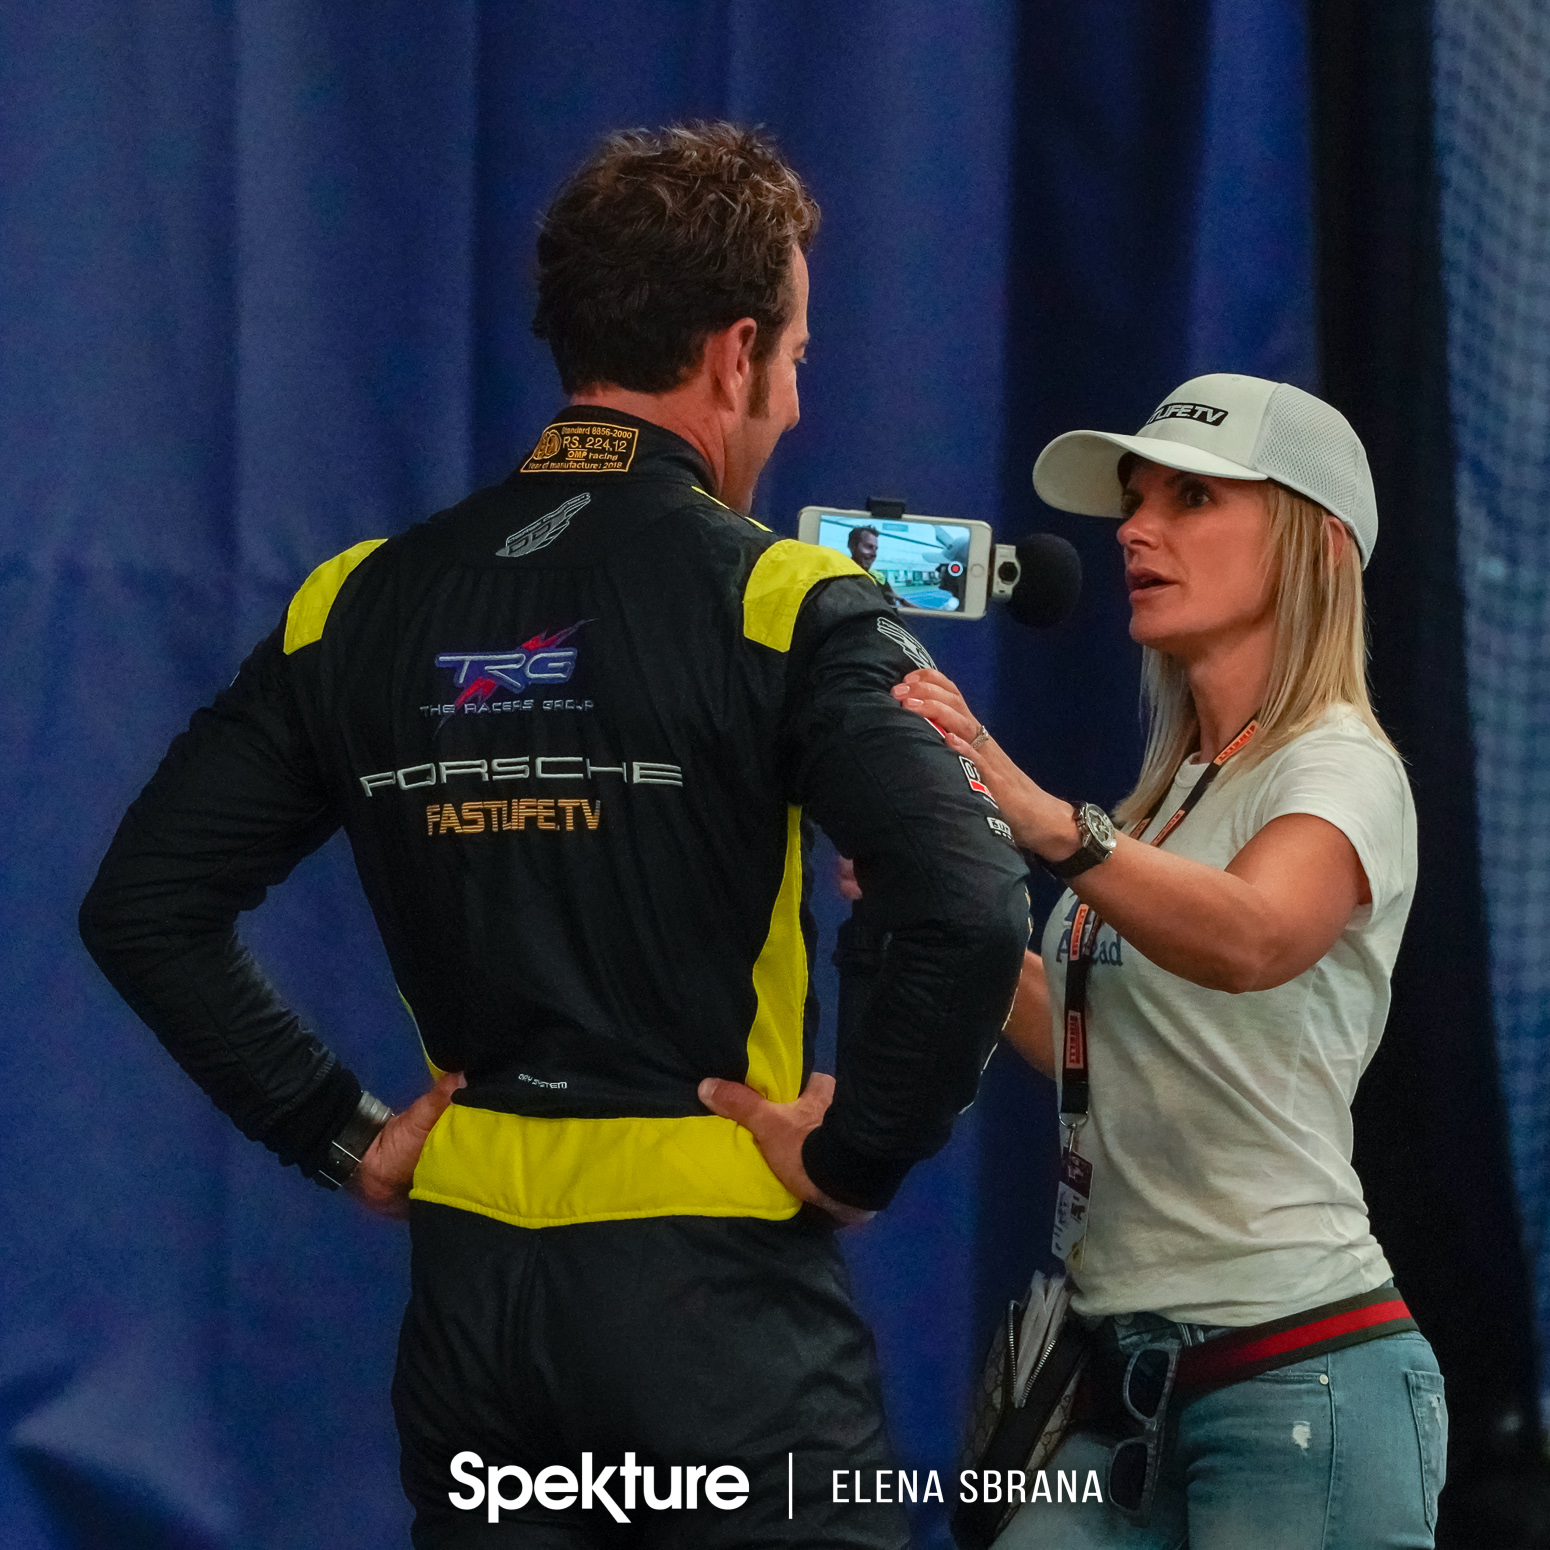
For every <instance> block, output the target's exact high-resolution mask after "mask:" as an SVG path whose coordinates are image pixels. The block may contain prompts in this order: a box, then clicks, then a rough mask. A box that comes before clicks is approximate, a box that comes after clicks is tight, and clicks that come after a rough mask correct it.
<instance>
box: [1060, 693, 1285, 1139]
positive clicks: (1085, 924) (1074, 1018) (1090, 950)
mask: <svg viewBox="0 0 1550 1550" xmlns="http://www.w3.org/2000/svg"><path fill="white" fill-rule="evenodd" d="M1257 716H1258V712H1256V713H1255V715H1254V716H1251V717H1250V718H1249V721H1248V724H1247V725H1246V726H1245V727H1244V728H1243V730H1242V731H1241V732H1239V733H1238V735H1237V736H1236V737H1235V738H1233V740H1232V741H1231V742H1230V743H1228V745H1227V746H1226V747H1225V748H1224V749H1223V750H1222V751H1221V752H1220V753H1219V754H1218V755H1217V756H1216V757H1215V758H1214V759H1213V760H1212V761H1211V762H1210V763H1209V764H1208V765H1207V766H1206V767H1205V770H1204V771H1203V772H1202V774H1201V776H1200V779H1199V780H1197V781H1196V782H1195V784H1194V786H1193V787H1191V789H1190V791H1189V792H1188V794H1187V795H1186V796H1185V798H1184V800H1183V801H1182V802H1181V803H1179V807H1178V811H1177V812H1175V813H1174V815H1173V816H1172V817H1171V818H1170V819H1169V820H1168V821H1167V823H1165V824H1164V825H1163V826H1162V828H1161V829H1159V830H1158V831H1157V834H1156V836H1155V837H1154V838H1153V839H1152V841H1151V843H1152V844H1153V845H1161V844H1162V842H1163V841H1164V840H1165V839H1167V838H1168V836H1169V835H1170V834H1172V833H1173V831H1174V830H1175V829H1177V828H1178V826H1179V825H1180V824H1181V823H1183V822H1184V820H1185V819H1186V818H1188V817H1189V815H1190V814H1191V813H1192V812H1193V811H1194V810H1195V808H1196V807H1198V806H1199V805H1200V799H1201V798H1202V797H1203V796H1204V795H1205V794H1206V792H1207V791H1208V790H1209V789H1210V787H1211V782H1212V781H1213V780H1215V779H1216V777H1217V776H1218V775H1220V774H1221V773H1222V770H1223V768H1224V766H1225V765H1226V764H1227V761H1228V760H1229V759H1231V758H1232V757H1233V756H1234V755H1235V754H1239V753H1242V752H1243V750H1244V749H1245V748H1246V747H1248V745H1249V742H1250V740H1251V739H1252V738H1253V736H1254V734H1255V733H1256V732H1257V731H1258V730H1259V722H1258V720H1257V719H1256V718H1257ZM1167 796H1168V793H1167V792H1166V791H1165V792H1164V793H1163V794H1162V796H1160V797H1158V799H1157V800H1156V802H1154V803H1153V804H1152V809H1151V811H1150V812H1149V813H1148V814H1147V815H1146V817H1145V818H1143V819H1142V820H1141V821H1140V823H1138V824H1137V825H1136V826H1135V828H1134V829H1133V830H1132V831H1131V837H1132V838H1133V839H1140V838H1141V836H1142V835H1143V834H1145V833H1146V831H1147V827H1148V826H1149V825H1150V823H1151V821H1152V820H1153V819H1154V818H1155V817H1156V816H1157V814H1158V811H1159V810H1160V809H1161V807H1162V805H1163V803H1164V801H1166V800H1167ZM1102 929H1103V920H1102V918H1101V917H1100V916H1099V914H1098V912H1097V910H1095V909H1094V908H1093V907H1092V905H1090V904H1083V903H1080V902H1079V903H1078V904H1077V907H1076V912H1075V914H1073V915H1072V917H1071V937H1070V942H1069V945H1068V946H1067V949H1066V1022H1065V1029H1066V1036H1065V1039H1064V1041H1063V1042H1064V1048H1063V1051H1062V1057H1061V1067H1060V1123H1061V1124H1062V1125H1063V1126H1064V1127H1065V1130H1066V1144H1067V1145H1068V1146H1074V1145H1075V1144H1076V1133H1077V1131H1078V1130H1080V1129H1081V1128H1082V1126H1083V1125H1084V1124H1086V1123H1087V1111H1088V1108H1089V1105H1090V1103H1091V1100H1092V1093H1091V1088H1090V1086H1089V1081H1088V1069H1087V976H1088V973H1089V971H1090V970H1091V968H1092V961H1093V954H1094V953H1095V952H1096V951H1097V949H1098V933H1099V931H1101V930H1102Z"/></svg>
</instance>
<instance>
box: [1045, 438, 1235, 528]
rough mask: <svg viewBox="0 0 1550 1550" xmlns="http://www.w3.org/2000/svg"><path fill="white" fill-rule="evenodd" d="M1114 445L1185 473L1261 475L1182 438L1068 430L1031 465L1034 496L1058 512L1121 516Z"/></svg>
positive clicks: (1225, 475) (1229, 476)
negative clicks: (1202, 449)
mask: <svg viewBox="0 0 1550 1550" xmlns="http://www.w3.org/2000/svg"><path fill="white" fill-rule="evenodd" d="M1115 448H1118V449H1119V451H1120V452H1134V453H1135V454H1136V455H1137V456H1138V457H1144V458H1146V459H1147V461H1148V462H1152V463H1161V464H1162V465H1163V467H1164V468H1177V469H1181V470H1182V471H1183V472H1185V473H1191V474H1214V475H1215V476H1216V477H1217V478H1218V479H1264V478H1265V477H1266V476H1265V475H1264V474H1260V473H1256V472H1255V471H1254V470H1253V469H1252V468H1245V467H1244V466H1243V465H1242V464H1241V463H1232V462H1229V461H1228V460H1227V459H1226V458H1224V457H1218V456H1217V455H1216V454H1215V453H1214V452H1202V451H1201V450H1200V448H1199V447H1192V446H1189V445H1188V444H1187V443H1186V442H1182V441H1164V440H1163V439H1162V438H1161V437H1154V436H1118V435H1115V434H1114V433H1113V432H1112V431H1067V432H1066V433H1065V435H1064V436H1057V437H1056V438H1055V439H1054V440H1053V441H1052V442H1051V443H1050V444H1049V445H1048V446H1047V447H1046V448H1045V449H1044V450H1043V451H1042V452H1041V453H1040V454H1039V459H1038V461H1037V462H1036V463H1035V464H1034V465H1033V487H1034V489H1035V490H1036V491H1037V492H1038V495H1039V499H1040V500H1042V501H1045V502H1047V503H1048V504H1049V505H1051V506H1053V507H1055V508H1056V510H1058V511H1076V512H1080V513H1081V514H1082V515H1083V516H1088V517H1122V516H1124V515H1125V513H1124V511H1123V510H1122V509H1121V507H1120V496H1121V494H1122V491H1121V489H1120V482H1119V479H1118V477H1117V475H1116V474H1115V471H1114V469H1115V464H1116V463H1118V461H1119V457H1118V456H1117V455H1116V452H1115Z"/></svg>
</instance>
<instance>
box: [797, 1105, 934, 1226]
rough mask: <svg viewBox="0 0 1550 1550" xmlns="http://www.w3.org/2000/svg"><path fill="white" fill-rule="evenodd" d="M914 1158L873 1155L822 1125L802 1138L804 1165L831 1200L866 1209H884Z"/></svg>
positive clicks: (814, 1181) (811, 1177)
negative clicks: (857, 1148)
mask: <svg viewBox="0 0 1550 1550" xmlns="http://www.w3.org/2000/svg"><path fill="white" fill-rule="evenodd" d="M913 1166H914V1162H913V1160H910V1161H904V1162H901V1161H899V1160H898V1159H896V1158H881V1157H872V1156H869V1155H868V1154H867V1153H865V1152H860V1151H857V1150H856V1148H855V1147H853V1146H851V1145H850V1143H849V1142H847V1141H845V1140H843V1139H841V1137H840V1135H839V1134H838V1132H837V1131H835V1130H834V1128H833V1127H831V1126H827V1125H819V1126H817V1127H816V1128H815V1129H813V1130H810V1131H808V1133H807V1136H806V1138H805V1139H804V1141H803V1142H802V1167H803V1169H804V1171H805V1172H806V1174H807V1176H808V1178H809V1179H811V1180H812V1182H813V1183H814V1184H816V1185H817V1186H818V1188H819V1189H820V1190H822V1191H823V1193H824V1194H825V1195H827V1196H828V1197H829V1198H830V1199H831V1200H835V1201H838V1202H839V1204H840V1205H843V1206H851V1207H854V1208H856V1209H858V1210H862V1211H881V1210H882V1209H883V1208H884V1207H885V1206H886V1205H887V1204H888V1202H889V1201H890V1200H892V1199H893V1197H894V1195H895V1194H896V1193H897V1192H898V1188H899V1186H900V1185H901V1184H902V1183H903V1182H904V1176H905V1174H907V1173H908V1172H909V1171H910V1169H911V1168H912V1167H913Z"/></svg>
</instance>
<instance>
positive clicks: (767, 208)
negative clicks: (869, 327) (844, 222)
mask: <svg viewBox="0 0 1550 1550" xmlns="http://www.w3.org/2000/svg"><path fill="white" fill-rule="evenodd" d="M817 229H818V206H817V204H816V203H815V202H814V200H813V198H812V196H811V195H810V194H809V193H808V192H807V190H806V189H805V188H804V187H803V186H802V180H801V179H800V178H799V177H798V176H797V175H796V173H795V172H794V171H793V170H792V169H791V167H790V166H789V165H788V164H787V162H786V161H785V159H784V158H783V157H782V156H781V155H780V152H779V151H778V150H777V149H776V147H775V143H774V141H773V140H772V139H770V137H769V136H768V135H765V134H763V133H761V132H760V131H759V130H756V129H746V128H743V127H741V126H739V125H737V124H722V123H715V124H711V123H693V124H682V125H675V126H673V127H672V128H669V129H662V130H659V131H657V132H655V133H653V132H651V131H648V130H645V129H630V130H625V131H623V132H621V133H619V134H613V135H610V136H609V137H608V138H607V139H606V140H604V141H603V143H602V144H601V145H600V146H599V147H598V149H597V151H596V152H595V153H594V154H593V155H592V157H591V158H590V159H589V160H588V161H587V162H586V163H585V164H584V165H583V166H582V167H580V168H579V169H578V170H577V171H576V172H575V173H574V174H573V175H572V176H571V177H569V178H568V179H566V181H565V183H564V184H563V185H562V186H561V188H560V191H559V193H558V194H556V195H555V198H554V203H553V204H551V205H550V206H549V210H548V213H547V214H546V215H545V216H544V219H543V224H542V225H541V226H540V228H539V232H538V307H537V310H536V312H535V313H534V315H533V332H534V333H535V334H536V335H537V336H538V337H539V338H540V339H547V340H548V341H549V348H550V349H551V350H552V351H553V352H554V363H555V365H556V366H558V367H559V369H560V384H561V386H562V387H563V388H564V389H565V391H566V392H567V393H576V392H579V391H580V390H581V389H583V388H588V387H595V386H598V385H600V384H603V383H609V384H612V385H613V386H616V387H621V388H626V389H629V390H631V391H634V392H637V393H663V392H666V391H668V390H669V389H670V388H674V387H676V386H677V385H678V384H679V383H680V382H682V381H683V380H684V379H685V378H686V377H687V376H688V375H689V373H690V372H691V371H693V369H694V367H695V365H696V363H697V362H698V361H699V359H700V354H701V351H702V350H703V348H704V344H705V339H706V337H707V335H709V334H713V333H716V332H718V331H720V330H721V329H723V328H729V327H731V325H732V324H733V323H735V322H737V321H738V319H739V318H752V319H753V320H754V322H755V323H757V324H758V325H759V332H758V335H757V336H756V338H755V341H754V351H753V354H754V360H755V361H756V362H761V361H764V360H766V359H768V356H769V353H770V351H771V350H772V349H773V348H774V347H775V342H776V340H777V339H778V338H779V337H780V333H781V330H782V329H784V328H785V326H786V324H787V323H788V322H789V321H790V318H791V311H792V307H793V306H794V304H795V293H794V290H793V286H792V280H791V249H792V245H793V244H795V245H796V246H797V247H798V248H800V249H801V250H802V251H803V252H806V251H807V247H808V244H809V243H810V242H811V241H812V239H813V234H814V232H815V231H816V230H817Z"/></svg>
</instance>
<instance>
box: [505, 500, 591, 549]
mask: <svg viewBox="0 0 1550 1550" xmlns="http://www.w3.org/2000/svg"><path fill="white" fill-rule="evenodd" d="M591 499H592V497H591V495H589V494H588V493H586V492H585V491H583V492H582V493H581V494H580V495H573V496H571V498H570V499H569V500H568V501H566V502H565V504H564V505H563V506H556V507H555V508H554V510H553V511H546V512H545V513H544V514H543V516H541V517H540V518H539V519H538V520H537V521H536V522H529V523H528V525H527V526H526V527H525V528H523V529H522V530H521V531H520V532H516V533H513V534H512V535H511V537H510V538H508V539H507V540H506V542H505V543H504V544H503V545H502V546H501V547H500V548H499V549H497V550H496V551H495V552H496V554H497V555H499V556H500V558H501V559H503V560H520V559H521V558H522V556H523V555H524V554H533V553H534V552H535V551H537V550H539V549H543V548H546V547H547V546H548V545H549V544H552V543H553V542H554V541H555V539H556V538H558V537H559V536H560V534H561V533H563V532H564V531H565V529H566V528H568V527H569V526H570V519H571V518H572V517H573V516H575V515H576V513H577V512H578V511H580V510H581V508H582V507H583V506H585V505H586V504H587V503H588V501H590V500H591Z"/></svg>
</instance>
